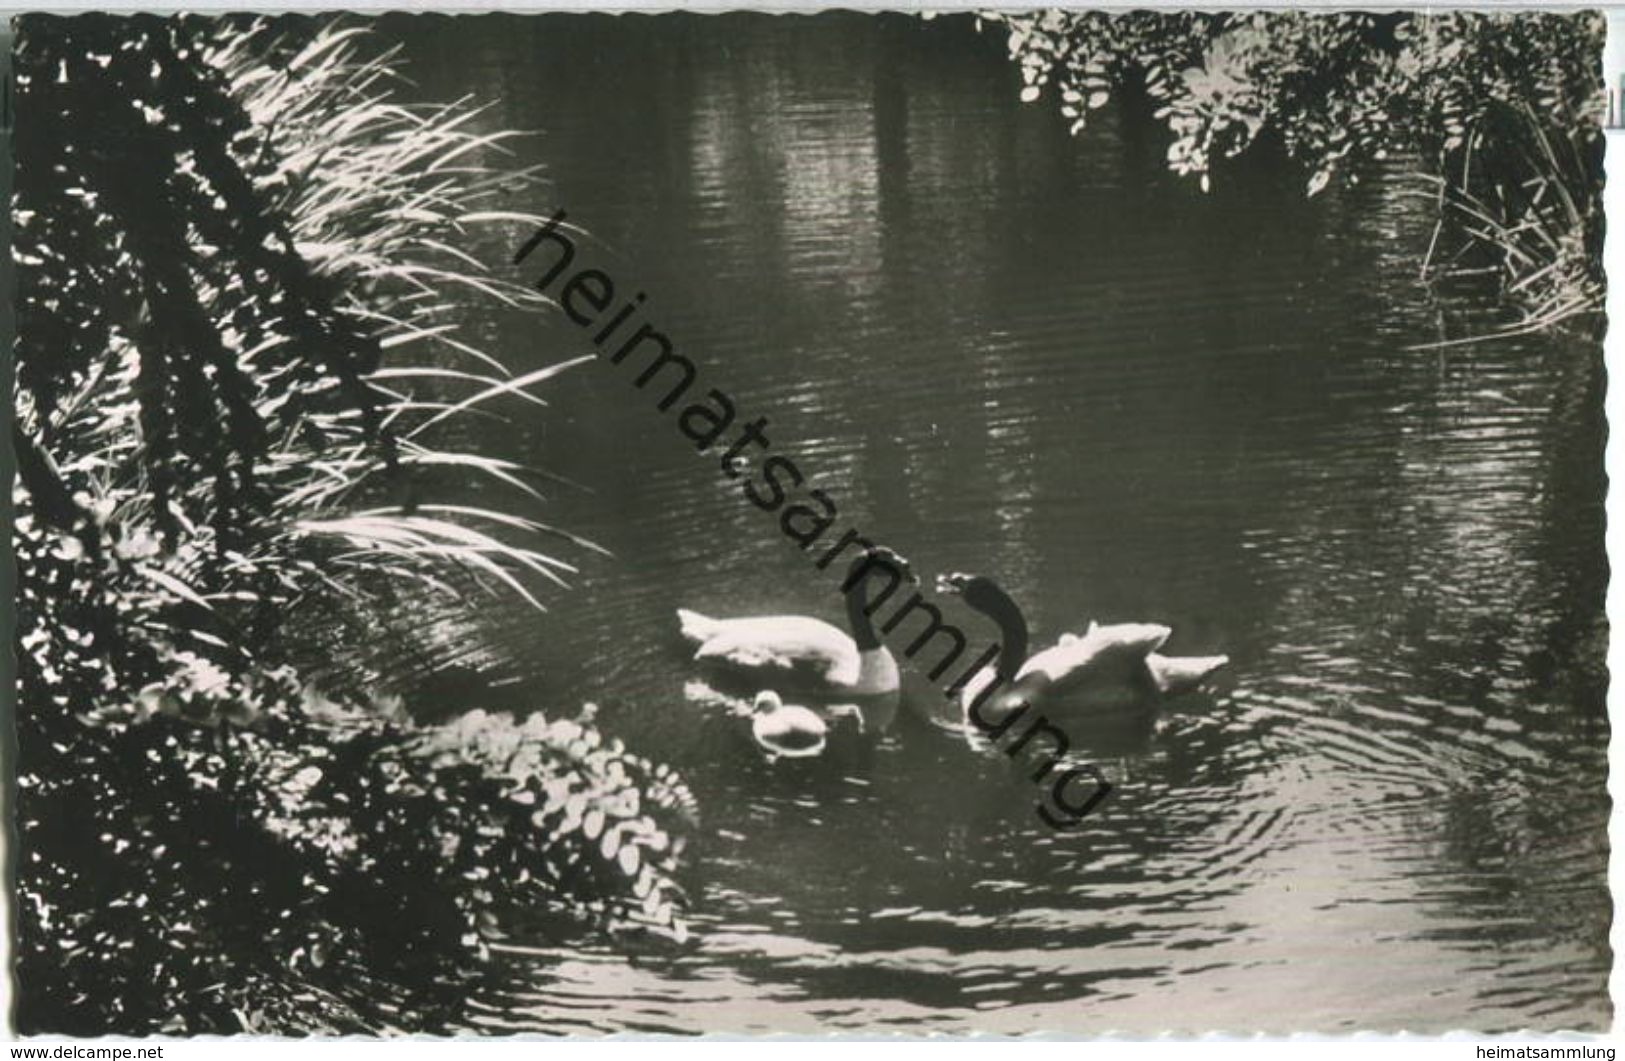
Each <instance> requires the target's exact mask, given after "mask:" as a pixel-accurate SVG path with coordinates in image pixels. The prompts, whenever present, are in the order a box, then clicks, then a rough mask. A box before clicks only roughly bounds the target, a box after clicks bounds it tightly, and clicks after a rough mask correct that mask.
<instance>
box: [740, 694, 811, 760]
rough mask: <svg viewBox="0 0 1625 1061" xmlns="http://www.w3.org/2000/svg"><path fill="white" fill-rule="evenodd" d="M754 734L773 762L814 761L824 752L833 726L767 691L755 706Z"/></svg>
mask: <svg viewBox="0 0 1625 1061" xmlns="http://www.w3.org/2000/svg"><path fill="white" fill-rule="evenodd" d="M750 735H751V736H752V737H755V738H756V743H757V744H759V745H761V748H762V750H763V751H765V752H766V753H767V755H768V758H769V759H777V758H784V759H810V758H812V757H813V756H815V755H817V754H819V753H820V752H822V751H823V750H824V743H825V741H826V740H827V739H828V738H829V726H827V725H825V723H824V720H823V719H822V718H819V717H818V715H817V714H816V713H815V712H813V711H810V710H808V709H807V708H805V707H800V706H798V705H796V704H787V703H785V702H784V701H783V700H782V699H780V698H779V694H778V693H776V692H774V691H772V690H771V689H764V690H762V691H761V692H759V693H757V694H756V702H755V704H754V705H752V717H751V720H750Z"/></svg>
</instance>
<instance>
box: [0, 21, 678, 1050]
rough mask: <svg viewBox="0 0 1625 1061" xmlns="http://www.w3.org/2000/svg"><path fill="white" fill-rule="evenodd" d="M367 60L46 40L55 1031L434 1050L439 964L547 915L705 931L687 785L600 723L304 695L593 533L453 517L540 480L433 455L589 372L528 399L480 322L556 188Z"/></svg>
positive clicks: (45, 518) (548, 570)
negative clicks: (421, 969) (420, 985)
mask: <svg viewBox="0 0 1625 1061" xmlns="http://www.w3.org/2000/svg"><path fill="white" fill-rule="evenodd" d="M364 39H365V38H364V37H363V36H361V35H359V34H357V33H355V32H353V31H348V30H343V29H339V28H336V27H335V26H333V25H331V24H325V25H311V24H307V23H304V22H294V23H283V24H280V25H279V24H276V23H272V22H267V21H253V22H244V21H238V22H233V23H218V22H214V21H209V20H199V19H173V18H168V19H166V18H158V17H153V16H137V17H134V18H116V19H115V18H109V17H103V16H90V17H82V18H75V19H57V18H52V17H47V16H29V17H27V18H25V19H23V20H22V22H21V25H20V32H19V48H18V54H17V74H18V87H19V95H20V99H19V108H18V109H19V114H20V115H21V121H20V123H19V127H18V132H17V137H18V140H17V143H18V152H17V154H18V174H17V201H16V217H17V242H16V247H17V259H18V263H19V270H18V279H19V300H18V314H19V329H18V332H19V336H20V339H19V344H18V350H17V362H18V375H17V396H16V398H17V411H18V416H17V431H16V439H15V442H16V447H17V452H18V458H19V469H20V475H19V481H18V485H17V498H16V500H17V522H16V529H15V541H16V548H17V557H18V573H19V608H18V626H19V652H18V658H19V672H20V711H19V727H18V728H19V744H20V751H21V760H22V761H21V770H20V777H19V785H20V788H21V792H20V798H19V821H20V823H21V832H22V850H23V861H22V870H21V875H20V881H19V891H20V898H21V901H20V926H19V927H20V933H19V953H18V968H19V980H20V984H21V990H20V1006H19V1013H20V1019H21V1022H22V1025H23V1027H24V1028H25V1030H29V1031H44V1030H52V1031H67V1032H73V1033H77V1034H87V1033H99V1032H123V1033H139V1032H150V1031H155V1030H168V1031H183V1032H199V1031H215V1032H230V1031H237V1030H242V1029H244V1028H248V1029H253V1030H259V1031H280V1032H287V1031H297V1030H363V1029H369V1028H370V1029H381V1028H390V1027H398V1028H402V1029H405V1030H411V1029H413V1028H420V1027H433V1026H434V1021H435V1020H436V1019H437V1016H436V1014H437V1012H438V1011H437V1009H436V1008H435V1007H436V1005H437V1003H436V1002H435V1000H433V999H424V998H418V997H412V998H408V995H409V992H408V991H407V989H406V988H405V987H403V986H402V985H404V984H406V983H412V982H422V981H425V980H427V979H428V978H427V977H415V978H414V977H412V976H409V975H406V971H407V970H410V969H411V968H413V967H415V966H419V965H422V966H425V967H427V968H430V969H432V970H433V972H434V974H435V978H436V979H439V980H442V981H449V982H452V983H454V982H455V981H456V980H457V978H458V977H460V976H462V975H466V974H468V973H469V972H470V971H471V970H472V969H474V968H475V964H474V962H473V960H472V959H476V958H477V957H478V956H479V954H480V953H482V951H483V949H484V948H485V946H486V942H487V941H488V940H490V939H492V938H495V937H498V936H500V934H501V931H502V929H501V926H502V924H503V923H504V919H505V918H506V917H508V916H509V915H511V914H513V913H515V912H516V911H537V910H553V911H555V912H557V913H558V914H560V915H561V916H566V915H567V916H569V917H572V918H577V919H579V918H582V917H587V918H591V919H595V920H598V921H600V922H603V923H605V924H618V925H620V924H624V925H637V924H641V925H644V926H647V927H650V928H653V929H655V930H657V931H660V932H663V933H666V934H671V935H676V936H679V937H680V936H681V935H682V933H683V924H682V917H681V906H682V894H681V891H680V889H679V887H678V885H677V883H676V881H675V877H674V875H675V873H676V869H677V858H678V854H679V852H680V849H681V838H680V835H678V834H679V833H680V832H681V830H682V829H683V828H684V827H685V825H686V824H687V823H688V822H689V821H691V820H692V818H693V816H694V806H693V800H692V797H691V796H690V795H689V794H688V792H687V790H686V789H685V788H684V787H683V785H682V782H681V781H680V780H679V779H677V778H676V777H674V776H673V775H671V773H670V772H669V771H667V770H666V769H664V768H663V767H659V766H656V765H654V764H652V763H649V762H648V761H646V760H645V759H643V758H641V757H639V756H637V755H634V754H632V753H630V752H629V751H628V750H627V749H626V748H625V747H624V746H622V745H621V744H620V743H619V742H617V741H613V740H607V739H605V738H603V737H602V736H600V735H599V734H598V733H597V731H596V729H595V728H594V727H593V725H592V723H591V721H590V719H588V718H582V719H579V720H576V721H570V720H565V719H553V720H549V719H548V718H546V717H545V716H543V715H541V714H536V715H532V716H530V717H529V718H527V719H525V720H523V721H519V720H516V719H513V718H511V717H508V716H505V715H488V714H486V713H484V712H480V711H473V712H470V713H468V714H466V715H464V716H462V717H461V718H459V719H456V720H453V721H451V722H448V723H444V724H442V725H439V726H433V727H431V726H425V725H419V724H416V723H414V722H413V721H412V720H411V719H410V718H409V717H408V716H407V714H406V713H405V712H404V711H403V710H401V709H400V705H399V704H398V703H392V702H386V701H384V700H382V699H381V698H378V697H372V698H370V699H371V700H372V701H373V702H372V703H371V704H370V705H369V706H368V707H367V708H362V707H359V706H357V705H358V704H361V703H365V702H367V701H368V700H369V698H368V697H367V696H366V695H365V694H364V692H363V690H362V689H361V688H360V686H362V685H364V684H365V682H364V681H355V682H352V683H351V684H352V685H353V686H355V687H354V688H345V689H343V690H339V693H340V694H341V695H340V701H338V702H335V701H334V700H329V699H328V698H327V697H325V696H323V695H322V694H320V693H319V692H318V691H317V690H316V687H315V686H314V684H313V683H312V681H311V679H310V677H309V673H308V671H309V665H310V664H312V663H314V662H316V661H315V660H314V659H312V658H311V657H310V656H309V655H308V654H307V653H306V652H305V648H306V643H307V641H308V638H306V637H305V636H304V635H303V633H302V628H303V627H306V626H309V625H310V624H311V622H312V620H314V621H315V622H316V623H317V624H319V625H320V626H321V627H322V628H323V629H324V630H325V631H327V633H328V638H329V641H331V638H332V637H339V638H341V639H342V638H344V637H346V636H348V637H349V638H350V639H352V640H356V639H358V638H359V637H361V636H364V637H368V638H376V637H378V636H379V632H380V630H385V631H396V632H398V631H399V630H400V629H401V624H394V623H388V622H380V621H379V620H380V617H382V616H386V615H387V614H388V613H389V612H390V611H391V610H393V609H394V607H395V606H396V605H397V604H398V603H399V602H400V600H401V599H402V598H401V596H400V595H401V594H402V593H404V592H407V591H408V590H409V591H410V592H411V593H412V594H414V598H413V599H414V601H415V602H417V603H418V604H420V605H421V602H424V601H427V602H428V603H429V605H430V606H431V607H433V608H436V609H442V610H447V611H455V610H462V609H466V608H468V606H469V602H470V601H471V600H475V599H477V595H478V594H479V593H482V592H517V593H519V594H522V595H524V596H525V597H526V598H527V599H529V600H531V601H532V602H533V603H536V604H537V605H538V607H540V606H541V600H540V599H539V598H538V597H537V596H536V591H535V589H534V583H535V582H536V581H537V580H538V579H539V580H541V581H544V582H546V583H548V584H551V585H554V586H562V585H564V583H565V576H567V575H568V574H569V573H571V572H572V571H573V570H574V568H573V567H572V565H571V564H570V563H568V562H567V561H566V560H564V559H562V558H560V557H558V556H555V555H553V554H552V553H544V552H542V551H539V550H537V549H535V548H533V547H531V546H529V545H527V544H524V543H525V542H526V541H529V540H534V539H535V538H537V537H538V536H544V535H545V536H548V537H551V538H553V539H554V540H556V541H561V542H563V543H564V544H565V545H566V546H567V547H568V548H570V549H572V550H577V549H581V548H592V546H591V545H590V544H589V543H586V542H583V541H581V540H580V539H578V538H575V537H574V536H572V535H569V534H566V533H564V532H560V531H557V530H554V529H553V528H550V527H548V526H546V525H545V524H542V523H540V522H538V521H536V520H534V519H531V518H529V517H528V516H522V515H518V514H515V513H513V512H509V511H505V510H500V509H484V508H474V507H470V506H460V505H450V504H440V503H435V502H434V501H432V500H430V499H431V498H432V497H433V493H434V491H435V489H436V483H437V480H436V478H435V476H437V475H454V476H464V477H466V476H470V475H474V476H481V477H484V478H486V479H488V480H489V481H491V482H492V483H493V484H495V485H497V486H499V487H501V488H503V489H505V490H508V491H510V492H511V493H512V494H513V495H514V496H518V497H531V498H535V497H537V496H539V495H537V494H536V491H535V489H534V487H533V486H532V485H531V480H533V479H534V474H533V473H532V472H530V471H529V470H527V469H524V468H521V467H519V466H517V465H514V464H512V463H510V462H507V461H504V460H501V459H500V458H494V457H490V456H487V455H483V454H476V453H467V452H463V451H460V450H455V449H446V448H443V447H440V446H438V445H437V444H436V443H435V439H436V438H437V437H439V436H440V435H443V434H445V433H446V430H445V429H446V428H448V427H451V426H454V424H455V421H456V420H457V419H458V418H459V417H462V416H465V415H469V414H470V412H472V411H476V410H483V409H484V408H485V407H487V406H489V405H491V404H492V403H494V402H496V401H499V400H506V401H522V402H527V403H532V404H533V403H535V402H538V401H539V399H537V398H535V396H534V395H533V394H531V392H530V388H532V387H534V386H535V385H537V384H540V383H542V382H544V381H545V380H546V379H548V378H550V377H551V376H553V375H554V374H556V373H557V372H559V371H562V370H564V369H565V368H567V367H568V365H569V363H565V364H561V365H555V366H551V367H549V368H545V369H542V370H539V371H537V372H533V373H530V374H529V375H527V376H524V377H519V378H515V377H513V376H512V375H511V374H510V373H508V372H507V371H506V370H505V369H503V367H502V366H501V365H500V363H499V362H497V361H496V360H495V359H493V358H491V357H490V356H489V355H488V354H486V353H484V352H483V351H480V350H478V349H476V348H474V347H472V346H469V345H467V344H465V343H464V342H462V341H461V340H460V339H459V338H458V335H457V332H456V324H457V320H458V318H459V316H460V314H461V313H462V312H463V311H464V305H465V304H466V303H467V301H468V300H470V299H482V300H488V299H496V300H499V301H502V302H506V303H524V302H527V301H533V300H535V299H537V298H538V297H539V296H537V295H535V293H534V292H530V291H527V290H526V289H524V288H522V287H517V286H515V285H512V284H508V283H505V282H503V281H499V280H497V279H495V278H493V277H491V276H489V275H488V274H487V273H486V272H485V270H484V268H483V267H482V266H481V265H480V263H478V262H476V261H473V260H472V259H469V258H467V257H466V256H465V255H463V254H462V253H461V252H459V251H457V250H456V248H455V242H456V239H457V236H458V233H459V232H461V231H463V230H464V229H465V228H466V227H467V226H470V225H477V224H489V223H503V222H518V221H525V220H527V219H526V218H525V217H524V216H523V215H519V214H514V213H510V212H505V211H502V210H500V209H498V208H497V207H498V205H499V204H498V203H497V201H496V200H497V198H498V197H499V196H501V195H503V194H505V193H506V194H511V192H512V190H513V187H514V185H515V182H519V183H520V184H523V182H524V181H526V180H528V179H531V177H532V175H531V174H529V173H527V172H524V171H512V170H511V169H510V170H505V169H503V168H502V167H500V166H494V165H492V163H491V161H490V159H491V158H492V157H495V155H496V153H497V152H499V151H500V140H501V139H502V138H501V137H491V136H482V135H476V134H474V133H470V132H466V131H465V127H466V126H468V125H469V124H470V121H471V118H472V117H473V115H474V114H475V113H476V112H475V110H474V109H473V108H471V107H470V106H468V105H467V104H457V105H453V106H450V107H429V108H413V107H408V106H403V105H400V104H398V103H395V102H393V101H392V99H391V97H390V83H391V79H392V73H391V68H390V66H389V64H388V62H387V59H386V58H367V57H365V56H364V55H363V54H362V51H361V49H362V48H363V46H364ZM430 347H433V348H434V354H435V357H434V359H433V361H426V362H424V363H417V364H414V363H411V362H401V361H400V360H399V358H400V357H401V355H402V352H403V351H408V350H410V349H413V348H420V349H424V350H427V349H428V348H430ZM327 647H328V648H331V647H332V646H331V644H329V645H328V646H327ZM340 647H342V645H341V646H340ZM363 677H365V675H363Z"/></svg>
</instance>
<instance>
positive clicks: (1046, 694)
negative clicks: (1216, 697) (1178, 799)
mask: <svg viewBox="0 0 1625 1061" xmlns="http://www.w3.org/2000/svg"><path fill="white" fill-rule="evenodd" d="M937 588H938V590H939V592H943V593H957V594H959V595H960V596H962V597H964V599H965V603H966V604H968V605H970V607H972V608H974V609H975V610H977V611H979V612H981V613H983V614H984V615H986V616H988V617H989V618H990V619H992V620H993V621H994V622H996V623H998V625H999V629H1000V631H1001V637H1002V639H1003V651H1002V652H1001V654H1000V658H999V663H998V665H997V667H996V668H994V667H988V668H984V669H983V670H982V671H979V672H978V673H977V674H976V675H974V676H973V677H972V678H971V679H970V681H968V682H966V683H965V686H964V688H963V689H962V690H961V692H960V706H961V708H962V709H963V710H964V711H965V712H966V715H967V721H969V713H970V712H971V711H972V709H973V708H975V707H976V705H977V703H978V701H979V700H980V699H981V698H982V694H983V692H984V690H986V689H987V688H988V686H989V685H990V684H991V683H993V682H994V681H995V680H997V679H1000V678H1002V679H1003V680H1004V681H1005V682H1006V683H1007V687H1006V688H1005V689H1003V690H1001V691H1000V692H999V693H998V695H997V696H995V697H993V700H994V704H993V705H992V706H991V707H990V706H989V705H983V706H981V707H980V708H979V709H978V710H977V714H978V716H979V717H980V719H981V721H982V722H983V723H984V724H995V723H996V722H997V720H998V719H1000V718H1001V717H1002V716H1003V713H1004V712H1003V711H1002V710H1001V708H1008V709H1009V710H1015V709H1016V708H1018V707H1019V706H1020V705H1022V704H1032V703H1037V702H1048V701H1061V702H1063V703H1064V704H1066V705H1067V706H1068V707H1073V708H1076V709H1080V710H1088V711H1094V712H1107V713H1109V712H1112V711H1121V710H1129V709H1134V708H1138V707H1142V706H1148V705H1151V704H1154V703H1156V702H1157V701H1158V700H1160V699H1163V698H1165V697H1172V696H1177V695H1179V694H1181V693H1186V692H1191V691H1193V690H1194V689H1196V688H1197V687H1198V686H1199V685H1200V684H1201V683H1202V681H1203V680H1204V679H1206V678H1207V677H1208V676H1209V675H1211V674H1212V673H1213V672H1214V671H1216V670H1218V669H1219V668H1220V667H1223V666H1224V665H1225V664H1227V663H1229V662H1230V659H1229V657H1228V656H1164V655H1162V654H1160V653H1159V652H1157V649H1159V648H1161V647H1162V645H1163V642H1165V641H1167V640H1168V637H1169V635H1170V634H1171V633H1172V632H1173V631H1171V630H1170V629H1169V628H1168V627H1166V626H1163V625H1161V624H1160V623H1113V624H1110V625H1106V626H1102V625H1100V624H1098V623H1093V622H1092V623H1090V624H1089V629H1088V631H1087V632H1086V633H1084V634H1083V635H1082V636H1079V635H1076V634H1063V635H1062V636H1061V639H1060V640H1059V641H1058V642H1057V643H1056V644H1055V645H1053V646H1051V647H1050V648H1047V649H1044V650H1043V651H1041V652H1038V653H1035V654H1034V655H1032V656H1031V657H1027V658H1025V659H1024V660H1023V657H1024V656H1025V655H1026V651H1027V636H1028V635H1027V623H1026V619H1025V618H1024V617H1023V616H1022V614H1021V609H1020V608H1018V607H1017V606H1016V603H1015V601H1013V600H1011V599H1010V595H1009V594H1007V593H1005V592H1004V590H1003V589H1001V588H1000V587H999V585H998V584H997V583H995V582H994V581H993V580H992V579H989V578H986V577H984V576H980V575H965V574H952V575H946V576H943V577H941V578H939V579H938V583H937ZM1018 660H1020V661H1021V662H1020V663H1019V665H1018V663H1017V661H1018Z"/></svg>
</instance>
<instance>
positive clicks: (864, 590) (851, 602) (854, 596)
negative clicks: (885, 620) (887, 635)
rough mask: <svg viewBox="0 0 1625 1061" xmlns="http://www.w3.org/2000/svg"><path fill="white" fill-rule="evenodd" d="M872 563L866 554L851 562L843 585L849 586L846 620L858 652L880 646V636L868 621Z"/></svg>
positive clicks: (873, 563)
mask: <svg viewBox="0 0 1625 1061" xmlns="http://www.w3.org/2000/svg"><path fill="white" fill-rule="evenodd" d="M874 565H875V561H874V560H872V559H870V558H869V557H868V556H866V555H865V556H860V557H858V558H857V559H856V560H854V561H853V562H852V569H851V570H850V571H848V572H847V575H846V583H845V585H847V586H850V587H851V588H850V589H848V590H847V591H846V622H847V626H848V628H850V629H851V631H852V640H853V641H854V642H855V643H856V644H857V646H858V651H859V652H868V651H869V650H871V649H876V648H879V647H880V637H879V635H877V634H876V633H875V626H874V623H871V622H870V621H869V578H868V575H869V571H870V570H871V569H872V568H873V567H874ZM854 579H855V580H856V581H854Z"/></svg>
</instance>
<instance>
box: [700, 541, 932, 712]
mask: <svg viewBox="0 0 1625 1061" xmlns="http://www.w3.org/2000/svg"><path fill="white" fill-rule="evenodd" d="M876 565H888V566H890V567H891V568H892V569H893V570H894V571H896V572H897V574H898V576H899V577H900V578H903V579H907V580H908V581H910V582H913V581H916V580H915V578H914V574H913V571H912V570H911V569H910V567H909V564H908V561H907V560H904V559H903V558H902V557H901V556H898V555H897V554H896V553H894V552H892V551H891V550H890V549H883V548H870V549H867V550H865V551H864V553H863V554H862V555H861V556H859V557H858V558H857V559H856V560H854V561H853V562H852V567H851V570H850V571H849V573H848V575H847V583H846V584H848V585H852V586H853V589H852V591H851V592H848V593H846V594H845V596H846V618H847V622H848V623H849V624H850V625H851V627H852V633H851V634H850V635H848V634H846V633H844V632H843V631H841V630H840V629H839V628H838V627H836V626H834V625H833V624H831V623H826V622H824V621H823V620H822V619H814V618H812V617H811V616H806V615H760V616H751V617H747V618H741V619H713V618H711V617H710V616H707V615H701V614H700V613H699V612H694V611H689V610H688V609H687V608H679V609H677V621H678V624H679V626H680V627H681V629H682V633H683V637H684V638H686V639H687V640H688V641H689V642H691V643H692V644H694V645H696V646H698V647H697V648H696V649H695V652H694V659H695V660H696V661H697V662H700V663H707V664H712V665H716V666H720V667H722V668H724V669H726V670H729V671H733V672H735V673H737V674H741V675H748V676H750V677H751V678H752V679H757V680H760V683H761V684H762V685H772V686H779V687H784V688H794V689H797V690H803V691H808V692H816V693H824V694H844V695H852V696H879V695H882V694H886V693H894V692H897V690H898V687H899V684H900V675H899V673H898V670H897V660H896V659H895V658H894V657H893V656H892V654H891V650H890V649H888V648H886V646H885V645H883V644H881V642H880V637H879V635H878V634H876V633H875V628H874V624H873V623H872V622H870V620H869V583H870V581H871V580H870V578H869V577H868V574H869V570H870V567H872V566H876ZM882 570H884V568H882ZM855 580H861V583H859V582H856V581H855Z"/></svg>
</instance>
